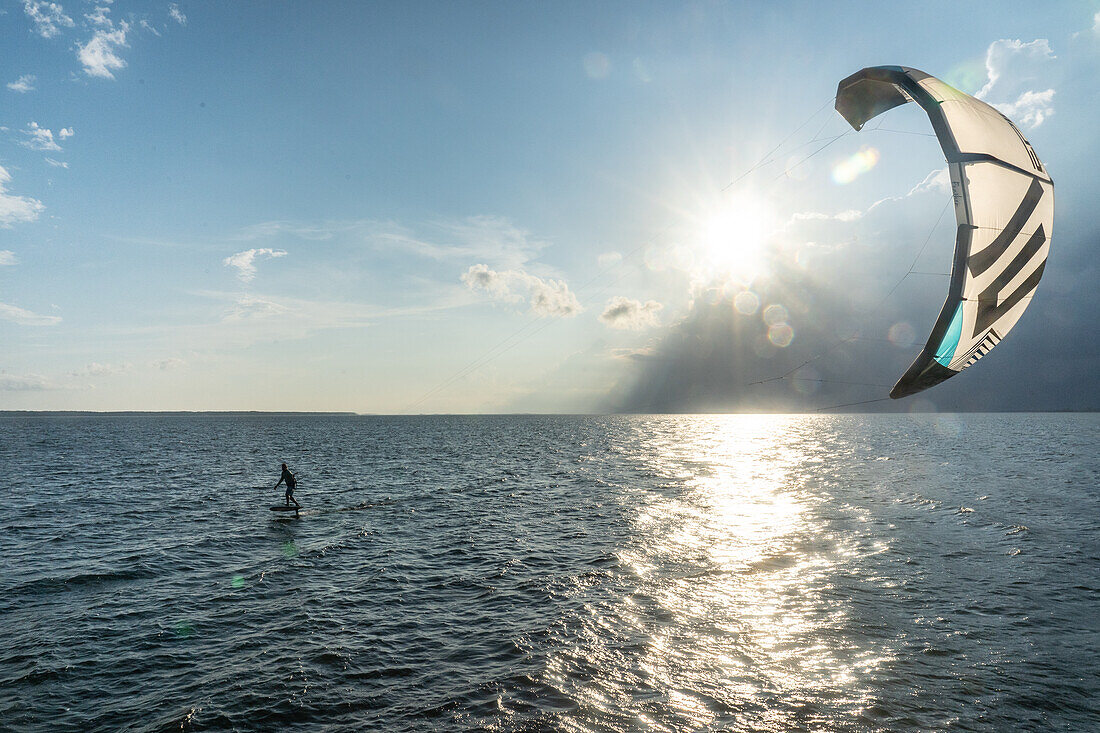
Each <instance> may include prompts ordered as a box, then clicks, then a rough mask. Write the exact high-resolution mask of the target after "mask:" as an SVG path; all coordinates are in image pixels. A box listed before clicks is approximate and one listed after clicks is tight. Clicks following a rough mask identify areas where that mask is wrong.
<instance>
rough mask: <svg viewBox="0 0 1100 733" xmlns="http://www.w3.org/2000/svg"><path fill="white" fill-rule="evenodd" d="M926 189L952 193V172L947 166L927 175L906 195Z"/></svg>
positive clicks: (922, 191)
mask: <svg viewBox="0 0 1100 733" xmlns="http://www.w3.org/2000/svg"><path fill="white" fill-rule="evenodd" d="M925 191H932V192H936V193H944V194H950V193H951V173H950V172H949V171H948V170H947V168H938V169H936V170H934V171H932V172H931V173H929V174H928V175H927V176H925V177H924V180H923V181H921V182H920V183H918V184H917V185H915V186H913V188H911V189H909V193H907V194H905V195H906V196H913V195H914V194H918V193H924V192H925Z"/></svg>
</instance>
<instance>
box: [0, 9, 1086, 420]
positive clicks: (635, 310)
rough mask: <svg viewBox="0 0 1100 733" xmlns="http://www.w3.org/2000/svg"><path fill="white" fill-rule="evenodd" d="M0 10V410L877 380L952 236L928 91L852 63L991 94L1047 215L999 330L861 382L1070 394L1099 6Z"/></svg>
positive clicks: (675, 404) (548, 400)
mask: <svg viewBox="0 0 1100 733" xmlns="http://www.w3.org/2000/svg"><path fill="white" fill-rule="evenodd" d="M0 38H2V39H3V43H2V44H0V74H2V78H0V100H2V104H0V409H6V410H277V411H282V410H286V411H299V410H323V411H353V412H360V413H442V412H447V413H450V412H457V413H498V412H567V413H586V412H614V411H626V412H699V411H702V412H713V411H743V410H751V411H775V410H781V411H812V410H816V409H822V408H824V409H832V408H833V407H834V406H836V405H842V404H846V403H852V402H865V401H869V400H875V399H880V398H883V397H885V396H886V393H887V392H888V391H889V388H890V386H892V385H893V383H894V382H895V381H896V380H897V378H898V377H899V376H900V375H901V374H902V372H904V371H905V369H906V368H907V367H908V365H909V363H910V362H911V361H912V360H913V358H914V357H915V356H916V354H917V353H918V352H919V351H920V348H921V346H922V345H923V343H924V340H925V339H926V338H927V335H928V332H929V331H930V329H931V327H932V324H933V323H934V321H935V319H936V316H937V314H938V312H939V309H940V307H941V306H942V304H943V300H944V297H945V296H946V292H947V281H948V277H947V274H948V272H949V268H950V263H951V252H952V249H953V247H954V222H953V220H952V216H953V215H952V212H950V211H947V210H946V208H947V204H948V202H949V201H950V194H949V188H948V183H947V178H946V166H945V163H944V160H943V155H942V152H941V151H940V149H939V146H938V144H937V142H936V139H935V137H934V136H933V135H932V134H931V128H930V125H929V123H928V119H927V117H926V116H925V115H924V113H923V112H922V111H921V110H920V109H919V108H917V107H916V105H906V106H904V107H901V108H898V109H895V110H892V111H891V112H889V113H887V114H886V115H884V116H882V117H881V118H876V120H875V121H873V122H872V123H871V124H869V125H868V126H867V128H866V129H865V130H864V131H862V132H860V133H858V134H857V133H855V132H854V131H853V130H851V128H850V127H849V126H848V125H847V124H846V123H845V122H844V120H843V119H842V118H841V117H840V116H839V115H838V114H837V113H836V112H835V111H834V110H833V108H832V104H833V97H834V95H835V93H836V87H837V83H838V82H839V81H840V80H841V79H843V78H844V77H846V76H848V75H850V74H852V73H854V72H856V71H858V70H859V69H861V68H863V67H866V66H874V65H885V64H897V65H905V66H911V67H915V68H918V69H921V70H923V71H926V72H928V73H930V74H933V75H935V76H938V77H940V78H941V79H944V80H945V81H947V82H948V83H951V84H953V85H955V86H956V87H958V88H959V89H961V90H963V91H965V92H968V93H970V94H974V95H976V96H978V97H979V98H981V99H983V100H985V101H987V102H989V103H990V104H994V105H995V106H997V107H998V108H999V109H1001V110H1002V111H1003V112H1005V113H1006V114H1008V115H1009V116H1010V117H1011V118H1012V119H1013V120H1014V121H1015V122H1016V123H1017V125H1018V126H1019V127H1020V128H1021V130H1023V132H1024V134H1026V135H1027V137H1028V139H1029V140H1030V142H1031V143H1032V145H1033V146H1034V148H1035V151H1036V152H1037V153H1038V155H1039V157H1040V158H1041V159H1042V160H1043V163H1044V164H1045V166H1046V168H1047V169H1048V170H1049V171H1050V173H1051V176H1052V177H1053V179H1054V182H1055V191H1056V198H1057V209H1056V218H1055V226H1054V232H1053V236H1052V238H1051V254H1050V259H1049V261H1048V264H1047V268H1046V272H1045V275H1044V278H1043V282H1042V284H1041V285H1040V287H1039V289H1038V291H1037V294H1036V298H1035V300H1034V302H1033V303H1032V305H1031V306H1030V307H1029V309H1028V311H1027V313H1026V314H1025V315H1024V317H1023V318H1022V319H1021V321H1020V324H1019V325H1018V326H1017V327H1016V328H1015V329H1014V330H1013V332H1012V333H1011V334H1010V335H1009V336H1008V338H1006V339H1005V341H1004V342H1003V343H1001V344H1000V345H999V346H998V347H997V349H996V350H995V351H994V352H993V353H992V354H990V355H989V356H988V357H986V358H985V359H983V360H982V361H981V362H980V363H979V364H976V365H975V366H974V367H972V368H970V369H968V370H966V371H965V372H964V373H962V374H961V375H959V376H957V377H955V378H953V379H951V380H949V381H948V382H945V383H944V384H942V385H940V386H937V387H935V388H933V389H931V390H928V391H926V392H924V393H921V394H920V395H917V396H915V397H911V398H907V399H905V400H900V401H884V402H875V403H869V404H868V405H867V407H866V409H874V410H900V411H910V410H913V411H918V410H919V411H926V410H1014V409H1026V410H1038V409H1096V408H1100V380H1097V377H1096V374H1097V365H1098V364H1100V332H1098V330H1097V328H1096V323H1097V322H1098V320H1100V297H1098V295H1097V288H1096V287H1095V283H1096V282H1097V276H1098V274H1100V273H1098V265H1097V262H1096V258H1095V257H1094V256H1093V252H1094V251H1095V248H1096V245H1097V239H1098V236H1097V235H1098V234H1100V226H1098V225H1097V222H1096V217H1095V208H1096V201H1098V200H1100V176H1098V175H1097V173H1096V170H1095V166H1096V161H1097V160H1098V159H1100V158H1098V153H1100V145H1098V140H1100V133H1097V131H1096V125H1095V120H1096V119H1097V117H1098V113H1100V93H1098V85H1100V82H1098V81H1097V80H1098V79H1100V2H1096V1H1089V2H1083V1H1082V2H1065V3H1031V2H1029V3H1024V2H1020V3H1013V2H975V3H965V4H956V3H947V2H943V3H937V2H929V3H918V4H909V5H907V6H906V7H898V6H897V4H886V3H877V2H868V3H858V2H851V3H813V2H807V3H799V2H775V3H747V2H746V3H733V2H728V3H727V2H697V3H686V2H685V3H672V2H667V3H647V2H622V3H617V2H602V3H586V2H558V3H537V2H517V3H504V2H492V3H477V2H459V3H456V2H372V3H361V2H348V3H337V2H316V3H289V2H265V3H188V2H178V3H174V2H173V3H160V2H142V3H136V2H127V1H126V0H117V1H116V2H101V1H96V2H75V1H74V0H62V1H61V2H43V1H41V0H25V1H21V2H12V1H10V0H9V1H6V2H3V4H0ZM907 273H909V274H907ZM781 376H785V378H783V379H775V378H776V377H781ZM754 382H757V383H756V384H754ZM761 382H762V383H761ZM861 409H862V408H861Z"/></svg>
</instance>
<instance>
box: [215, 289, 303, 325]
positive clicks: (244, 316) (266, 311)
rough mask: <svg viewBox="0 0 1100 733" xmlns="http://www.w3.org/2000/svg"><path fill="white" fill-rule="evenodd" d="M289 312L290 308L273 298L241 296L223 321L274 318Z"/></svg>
mask: <svg viewBox="0 0 1100 733" xmlns="http://www.w3.org/2000/svg"><path fill="white" fill-rule="evenodd" d="M289 312H290V308H289V307H287V306H285V305H283V304H282V303H279V302H277V301H274V300H269V299H267V298H258V297H255V296H252V295H245V296H243V297H241V298H240V299H239V300H238V301H237V302H236V303H234V304H233V306H232V307H231V308H230V309H229V311H227V312H226V314H225V318H224V319H223V320H224V321H250V320H262V319H265V318H274V317H277V316H282V315H284V314H286V313H289Z"/></svg>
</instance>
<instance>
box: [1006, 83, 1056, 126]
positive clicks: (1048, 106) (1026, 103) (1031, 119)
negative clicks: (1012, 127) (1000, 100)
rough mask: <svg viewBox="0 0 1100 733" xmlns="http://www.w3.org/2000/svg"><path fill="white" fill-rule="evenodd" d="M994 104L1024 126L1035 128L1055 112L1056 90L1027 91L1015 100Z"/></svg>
mask: <svg viewBox="0 0 1100 733" xmlns="http://www.w3.org/2000/svg"><path fill="white" fill-rule="evenodd" d="M993 106H995V107H996V108H997V109H999V110H1000V111H1001V112H1004V113H1005V116H1007V117H1008V118H1009V119H1012V120H1015V121H1016V122H1018V123H1020V124H1021V125H1023V126H1024V127H1029V128H1031V129H1034V128H1036V127H1038V126H1039V125H1041V124H1043V120H1045V119H1046V118H1047V117H1049V116H1050V115H1052V114H1054V90H1053V89H1047V90H1046V91H1043V92H1031V91H1027V92H1024V93H1023V94H1021V95H1020V96H1019V97H1018V98H1017V99H1016V101H1015V102H1008V103H1005V104H996V105H993Z"/></svg>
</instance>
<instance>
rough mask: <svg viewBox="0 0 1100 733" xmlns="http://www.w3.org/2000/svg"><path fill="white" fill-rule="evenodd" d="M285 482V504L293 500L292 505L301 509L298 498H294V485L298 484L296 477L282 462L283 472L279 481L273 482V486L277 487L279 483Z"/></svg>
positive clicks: (288, 504)
mask: <svg viewBox="0 0 1100 733" xmlns="http://www.w3.org/2000/svg"><path fill="white" fill-rule="evenodd" d="M284 482H285V483H286V505H287V506H290V502H294V506H295V508H297V509H301V508H302V505H301V504H299V503H298V500H297V499H295V498H294V487H295V486H297V485H298V481H297V479H295V478H294V474H292V473H291V472H290V469H289V468H287V467H286V464H285V463H284V464H283V474H282V475H281V476H279V483H277V484H275V488H276V489H277V488H279V484H281V483H284Z"/></svg>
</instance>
